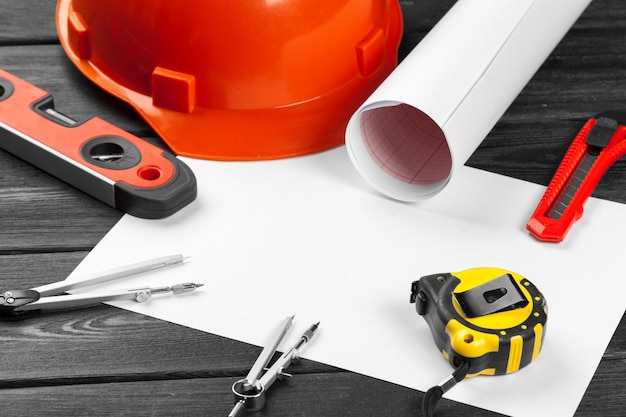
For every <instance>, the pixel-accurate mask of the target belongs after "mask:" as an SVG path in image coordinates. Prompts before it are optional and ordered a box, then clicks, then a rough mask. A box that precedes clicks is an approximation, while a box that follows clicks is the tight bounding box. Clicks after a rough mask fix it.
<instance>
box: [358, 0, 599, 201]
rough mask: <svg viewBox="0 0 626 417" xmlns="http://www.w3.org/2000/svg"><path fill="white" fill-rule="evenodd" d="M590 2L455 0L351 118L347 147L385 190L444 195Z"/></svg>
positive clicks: (397, 195)
mask: <svg viewBox="0 0 626 417" xmlns="http://www.w3.org/2000/svg"><path fill="white" fill-rule="evenodd" d="M590 2H591V0H459V1H458V2H457V3H456V4H455V5H454V6H453V7H452V8H451V9H450V11H449V12H448V13H447V14H446V15H445V16H444V17H443V18H442V19H441V21H439V22H438V23H437V25H436V26H435V27H434V28H433V29H432V30H431V31H430V32H429V33H428V35H427V36H426V37H425V38H424V39H423V40H422V41H421V42H420V43H419V44H418V45H417V46H416V47H415V49H414V50H413V51H411V53H410V54H409V55H408V56H407V57H406V58H405V59H404V60H403V61H402V63H401V64H400V65H399V66H398V67H397V68H396V69H395V70H394V71H393V72H392V73H391V74H390V75H389V77H388V78H387V79H386V80H385V81H384V82H383V83H382V84H381V85H380V86H379V87H378V88H377V89H376V90H375V91H374V93H372V95H371V96H370V97H369V98H368V99H367V100H366V101H365V103H363V104H362V106H361V107H360V108H359V109H358V110H357V111H356V113H355V114H353V116H352V117H351V118H350V121H349V122H348V125H347V129H346V148H347V151H348V154H349V156H350V159H351V161H352V163H353V164H354V166H355V167H356V169H357V171H358V172H359V173H360V174H361V175H362V177H363V178H364V179H365V180H366V181H367V182H368V183H369V184H370V185H371V186H373V187H374V188H375V189H377V190H378V191H380V192H381V193H383V194H385V195H387V196H389V197H391V198H394V199H397V200H401V201H407V202H415V201H420V200H424V199H427V198H430V197H432V196H434V195H436V194H437V193H439V192H440V191H441V190H443V189H444V188H445V187H446V185H447V184H448V183H449V181H450V180H451V179H452V173H453V171H454V168H455V167H456V166H459V165H462V164H464V163H465V161H467V159H468V158H469V156H470V155H471V154H472V152H473V151H474V150H475V149H476V148H477V147H478V145H479V144H480V142H481V141H482V140H483V139H484V138H485V137H486V136H487V134H488V133H489V131H490V130H491V128H492V127H493V126H494V125H495V123H496V122H497V121H498V119H499V118H500V117H501V116H502V114H503V113H504V112H505V110H506V109H507V108H508V106H509V105H510V104H511V103H512V102H513V100H514V99H515V97H516V96H517V95H518V94H519V92H520V91H521V90H522V89H523V88H524V86H525V85H526V84H527V83H528V81H529V80H530V79H531V78H532V76H533V75H534V74H535V72H536V71H537V70H538V69H539V67H540V66H541V64H542V63H543V62H544V61H545V59H546V58H547V57H548V56H549V55H550V53H551V52H552V50H553V49H554V48H555V47H556V45H557V44H558V43H559V41H560V40H561V39H562V38H563V36H564V35H565V34H566V33H567V31H568V30H569V28H570V27H571V26H572V25H573V24H574V23H575V22H576V20H577V19H578V17H579V16H580V14H581V13H582V12H583V11H584V10H585V8H586V7H587V6H588V5H589V3H590Z"/></svg>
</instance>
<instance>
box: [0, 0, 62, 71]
mask: <svg viewBox="0 0 626 417" xmlns="http://www.w3.org/2000/svg"><path fill="white" fill-rule="evenodd" d="M0 10H2V14H1V16H0V25H1V26H0V46H3V45H15V44H22V45H24V44H46V43H56V42H58V37H57V34H56V26H55V23H54V13H55V10H56V1H54V0H28V1H11V0H3V1H2V2H0ZM0 67H1V66H0Z"/></svg>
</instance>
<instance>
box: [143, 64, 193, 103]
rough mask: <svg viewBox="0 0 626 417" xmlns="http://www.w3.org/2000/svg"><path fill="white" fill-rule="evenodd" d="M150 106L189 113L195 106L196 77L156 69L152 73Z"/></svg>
mask: <svg viewBox="0 0 626 417" xmlns="http://www.w3.org/2000/svg"><path fill="white" fill-rule="evenodd" d="M152 104H154V105H155V106H158V107H162V108H165V109H169V110H174V111H178V112H181V113H191V112H192V111H193V109H194V107H195V105H196V77H194V76H193V75H189V74H185V73H182V72H178V71H172V70H168V69H165V68H161V67H156V68H155V69H154V71H153V72H152Z"/></svg>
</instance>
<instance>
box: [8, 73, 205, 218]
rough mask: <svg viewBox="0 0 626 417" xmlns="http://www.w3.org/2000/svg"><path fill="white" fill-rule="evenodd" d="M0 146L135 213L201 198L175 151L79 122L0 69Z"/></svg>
mask: <svg viewBox="0 0 626 417" xmlns="http://www.w3.org/2000/svg"><path fill="white" fill-rule="evenodd" d="M0 148H1V149H4V150H5V151H7V152H10V153H12V154H13V155H15V156H17V157H19V158H21V159H23V160H25V161H26V162H28V163H30V164H32V165H34V166H36V167H38V168H40V169H42V170H44V171H46V172H47V173H49V174H52V175H54V176H55V177H57V178H59V179H61V180H63V181H65V182H67V183H68V184H70V185H72V186H74V187H76V188H78V189H79V190H81V191H83V192H85V193H87V194H89V195H91V196H92V197H94V198H97V199H98V200H100V201H102V202H104V203H106V204H108V205H110V206H111V207H114V208H116V209H118V210H122V211H124V212H127V213H129V214H131V215H134V216H137V217H143V218H152V219H154V218H163V217H167V216H169V215H171V214H173V213H175V212H176V211H178V210H180V209H181V208H182V207H184V206H186V205H187V204H189V203H190V202H192V201H193V200H194V199H195V198H196V194H197V186H196V179H195V176H194V175H193V172H192V171H191V169H190V168H189V167H188V166H187V165H185V164H184V163H183V162H182V161H180V160H179V159H177V158H176V157H175V156H174V155H173V154H171V153H169V152H166V151H164V150H163V149H161V148H159V147H157V146H155V145H152V144H150V143H148V142H146V141H144V140H142V139H140V138H138V137H136V136H134V135H131V134H130V133H128V132H126V131H124V130H122V129H120V128H118V127H116V126H113V125H112V124H110V123H108V122H106V121H104V120H102V119H99V118H97V117H93V118H90V119H89V120H86V121H84V122H78V121H76V120H73V119H72V118H71V117H68V116H66V115H64V114H62V113H60V112H59V111H57V110H56V109H55V107H54V101H53V99H52V96H51V95H49V94H48V93H47V92H45V91H43V90H41V89H39V88H37V87H35V86H34V85H31V84H29V83H27V82H26V81H24V80H21V79H20V78H18V77H15V76H13V75H11V74H9V73H8V72H6V71H2V70H0Z"/></svg>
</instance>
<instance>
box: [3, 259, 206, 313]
mask: <svg viewBox="0 0 626 417" xmlns="http://www.w3.org/2000/svg"><path fill="white" fill-rule="evenodd" d="M185 259H186V258H185V257H183V256H182V255H171V256H165V257H160V258H155V259H150V260H147V261H143V262H139V263H135V264H132V265H127V266H123V267H119V268H115V269H110V270H107V271H104V272H99V273H95V274H93V275H89V276H86V277H84V278H79V279H76V280H73V281H67V280H65V281H58V282H54V283H52V284H47V285H42V286H40V287H36V288H31V289H27V290H8V291H4V292H3V293H2V294H0V315H5V316H6V315H17V314H20V313H24V312H28V311H38V310H42V311H43V310H64V309H72V308H81V307H89V306H94V305H98V304H99V303H102V302H106V301H116V300H134V301H136V302H140V303H143V302H146V301H148V300H149V299H150V297H151V296H152V295H154V294H166V293H172V294H181V293H185V292H189V291H193V290H195V289H196V288H198V287H201V286H202V284H196V283H193V282H187V283H182V284H175V285H171V286H164V287H142V288H135V289H125V290H113V291H95V292H91V293H87V292H86V293H79V294H67V291H69V290H73V289H77V288H84V287H88V286H92V285H96V284H101V283H104V282H108V281H112V280H115V279H119V278H123V277H127V276H130V275H135V274H139V273H144V272H149V271H153V270H155V269H160V268H164V267H168V266H171V265H176V264H180V263H182V262H183V261H184V260H185Z"/></svg>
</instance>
